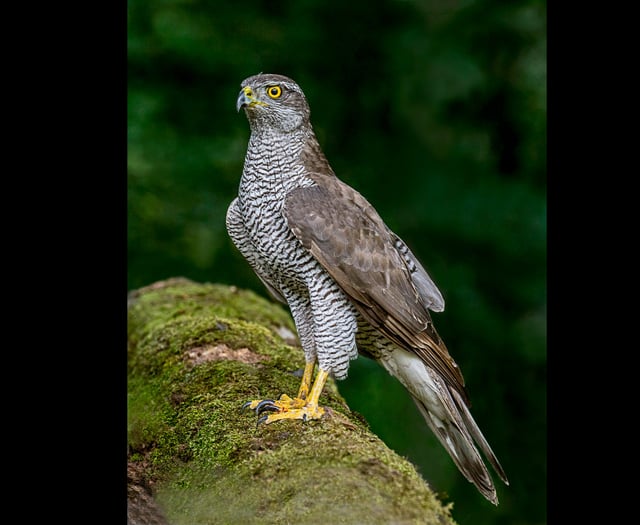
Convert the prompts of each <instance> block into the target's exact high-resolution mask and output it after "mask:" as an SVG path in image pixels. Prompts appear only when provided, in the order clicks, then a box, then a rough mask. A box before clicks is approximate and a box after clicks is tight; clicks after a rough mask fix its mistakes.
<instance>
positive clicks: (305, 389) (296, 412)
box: [242, 363, 329, 424]
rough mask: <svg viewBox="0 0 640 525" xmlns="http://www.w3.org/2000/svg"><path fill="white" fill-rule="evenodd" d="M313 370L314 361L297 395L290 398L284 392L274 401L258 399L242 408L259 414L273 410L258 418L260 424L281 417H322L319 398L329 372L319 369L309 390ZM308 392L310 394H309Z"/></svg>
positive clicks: (306, 371)
mask: <svg viewBox="0 0 640 525" xmlns="http://www.w3.org/2000/svg"><path fill="white" fill-rule="evenodd" d="M312 372H313V363H311V364H308V365H307V366H306V367H305V373H304V376H303V378H302V385H301V386H300V390H299V392H298V395H297V396H296V397H294V398H290V397H289V396H288V395H286V394H283V395H281V396H280V399H278V400H277V401H273V400H272V399H256V400H254V401H249V402H248V403H245V404H244V405H242V408H251V409H252V410H255V411H256V413H257V414H258V415H259V416H260V415H261V414H262V413H263V412H273V413H272V414H269V415H264V416H261V417H260V418H259V419H258V424H260V423H273V422H274V421H279V420H280V419H302V420H303V421H308V420H310V419H320V418H321V417H322V416H323V414H324V408H322V407H321V406H318V399H319V398H320V392H322V389H323V388H324V384H325V383H326V381H327V377H328V376H329V374H328V373H327V372H325V371H324V370H319V371H318V376H317V377H316V380H315V382H314V383H313V387H312V388H311V391H309V383H310V382H311V374H312ZM307 393H308V394H309V395H308V396H307Z"/></svg>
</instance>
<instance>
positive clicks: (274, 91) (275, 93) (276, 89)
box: [267, 86, 282, 98]
mask: <svg viewBox="0 0 640 525" xmlns="http://www.w3.org/2000/svg"><path fill="white" fill-rule="evenodd" d="M267 95H269V96H270V97H271V98H279V97H280V95H282V89H281V88H280V86H271V87H268V88H267Z"/></svg>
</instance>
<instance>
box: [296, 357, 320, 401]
mask: <svg viewBox="0 0 640 525" xmlns="http://www.w3.org/2000/svg"><path fill="white" fill-rule="evenodd" d="M315 366H316V364H315V362H313V361H312V362H311V363H307V364H306V365H304V374H302V383H300V390H298V395H297V397H298V399H307V395H308V394H309V388H310V387H311V379H312V378H313V369H314V368H315Z"/></svg>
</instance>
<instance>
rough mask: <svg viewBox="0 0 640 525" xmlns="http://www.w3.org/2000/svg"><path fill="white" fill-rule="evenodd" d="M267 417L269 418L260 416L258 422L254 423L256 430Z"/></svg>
mask: <svg viewBox="0 0 640 525" xmlns="http://www.w3.org/2000/svg"><path fill="white" fill-rule="evenodd" d="M268 417H269V416H262V417H261V418H259V419H258V422H257V423H256V428H258V427H259V426H260V425H261V424H262V423H264V422H265V421H266V420H267V418H268Z"/></svg>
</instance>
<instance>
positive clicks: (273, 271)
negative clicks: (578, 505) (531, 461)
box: [226, 74, 508, 505]
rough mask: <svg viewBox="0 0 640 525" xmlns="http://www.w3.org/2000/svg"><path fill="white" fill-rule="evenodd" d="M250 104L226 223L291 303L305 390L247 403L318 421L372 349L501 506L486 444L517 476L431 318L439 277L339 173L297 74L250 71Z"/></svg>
mask: <svg viewBox="0 0 640 525" xmlns="http://www.w3.org/2000/svg"><path fill="white" fill-rule="evenodd" d="M240 109H244V111H245V114H246V116H247V118H248V120H249V126H250V128H251V136H250V138H249V144H248V148H247V153H246V158H245V163H244V170H243V173H242V178H241V180H240V188H239V192H238V196H237V198H235V199H234V200H233V202H232V203H231V205H230V206H229V209H228V211H227V218H226V223H227V230H228V232H229V235H230V237H231V239H232V241H233V243H234V244H235V246H236V247H237V248H238V250H239V251H240V252H241V253H242V255H243V256H244V257H245V258H246V259H247V261H248V262H249V264H250V265H251V267H252V268H253V269H254V271H255V272H256V274H257V275H258V276H259V277H260V279H261V280H262V282H263V283H264V284H265V286H266V287H267V289H268V290H269V292H270V293H271V295H273V297H274V298H275V299H277V300H279V301H281V302H283V303H285V304H287V305H288V306H289V308H290V310H291V314H292V316H293V319H294V322H295V325H296V328H297V331H298V336H299V339H300V343H301V345H302V348H303V350H304V355H305V360H306V366H305V369H304V374H303V378H302V384H301V386H300V389H299V391H298V394H297V395H296V397H295V398H291V397H289V396H287V395H282V396H281V397H280V398H279V399H278V400H276V401H271V400H254V401H250V402H248V403H246V406H248V407H250V408H253V409H256V411H257V412H258V414H259V415H261V414H262V413H263V412H269V414H268V415H262V416H261V417H260V420H259V421H261V422H264V423H271V422H273V421H277V420H280V419H303V420H308V419H318V418H320V417H321V416H322V415H323V414H324V409H323V408H322V407H321V406H319V404H318V400H319V397H320V394H321V392H322V389H323V387H324V385H325V383H326V380H327V377H328V376H329V375H332V376H333V377H335V378H336V379H344V378H345V377H346V376H347V370H348V368H349V361H350V360H352V359H355V358H356V357H357V356H358V354H361V355H364V356H367V357H370V358H372V359H375V360H376V361H377V362H378V363H380V364H381V365H382V366H383V367H384V368H385V369H386V370H387V371H388V372H389V373H390V374H391V375H392V376H394V377H396V378H397V379H398V380H399V381H400V383H402V385H404V387H405V388H406V389H407V390H408V391H409V393H410V394H411V397H412V398H413V400H414V401H415V403H416V405H417V406H418V409H419V410H420V412H421V413H422V415H423V416H424V419H425V421H426V422H427V424H428V425H429V427H430V428H431V430H432V431H433V432H434V434H435V435H436V436H437V438H438V439H439V440H440V442H441V443H442V445H443V446H444V448H445V449H446V450H447V451H448V453H449V454H450V455H451V457H452V459H453V461H454V462H455V464H456V465H457V466H458V468H459V469H460V471H461V472H462V474H463V475H464V476H465V477H466V478H467V480H469V481H470V482H472V483H474V484H475V486H476V487H477V488H478V490H479V491H480V492H481V493H482V494H483V495H484V497H486V498H487V499H488V500H489V501H491V502H492V503H494V504H496V505H497V504H498V498H497V495H496V490H495V487H494V485H493V482H492V480H491V477H490V475H489V473H488V471H487V468H486V466H485V464H484V462H483V460H482V458H481V456H480V453H479V450H478V449H480V450H481V451H482V452H483V454H484V456H485V457H486V458H487V460H488V461H489V463H490V464H491V465H492V466H493V468H494V470H495V471H496V472H497V474H498V476H499V477H500V478H501V479H502V480H503V481H504V482H505V483H506V484H508V481H507V477H506V475H505V473H504V471H503V469H502V467H501V466H500V463H499V462H498V459H497V458H496V456H495V455H494V453H493V451H492V450H491V447H490V446H489V444H488V443H487V441H486V439H485V438H484V436H483V435H482V432H481V431H480V429H479V428H478V425H477V424H476V422H475V421H474V419H473V417H472V416H471V413H470V411H469V406H470V403H469V398H468V397H467V392H466V391H465V387H464V379H463V377H462V374H461V372H460V369H459V368H458V365H457V364H456V363H455V361H454V360H453V359H452V357H451V356H450V355H449V351H448V350H447V347H446V346H445V344H444V342H443V341H442V339H441V338H440V336H439V335H438V333H437V332H436V329H435V327H434V325H433V322H432V319H431V315H430V314H429V310H432V311H434V312H441V311H442V310H443V309H444V300H443V298H442V295H441V293H440V291H439V290H438V288H437V287H436V285H435V284H434V282H433V280H432V279H431V277H430V276H429V274H428V273H427V272H426V270H425V269H424V267H423V266H422V265H421V264H420V262H419V261H418V259H417V258H416V257H415V255H414V254H413V253H412V252H411V250H410V249H409V247H408V246H407V245H406V244H405V243H404V241H403V240H402V239H400V237H398V236H397V235H396V234H395V233H393V232H392V231H391V230H390V229H389V228H388V227H387V226H386V224H385V223H384V222H383V220H382V219H381V218H380V216H379V215H378V213H377V212H376V210H375V209H374V208H373V206H372V205H371V204H370V203H369V202H368V201H367V200H366V199H365V198H364V197H363V196H362V195H361V194H360V193H358V192H357V191H356V190H354V189H353V188H351V187H350V186H348V185H347V184H345V183H344V182H342V181H341V180H340V179H338V178H337V177H336V175H335V174H334V172H333V170H332V169H331V167H330V166H329V163H328V162H327V160H326V158H325V156H324V154H323V153H322V150H321V148H320V145H319V144H318V140H317V139H316V136H315V134H314V131H313V128H312V125H311V122H310V120H309V105H308V103H307V100H306V98H305V95H304V93H303V92H302V90H301V89H300V87H299V86H298V85H297V84H296V83H295V82H294V81H293V80H291V79H290V78H287V77H285V76H282V75H274V74H260V75H255V76H252V77H249V78H247V79H246V80H244V81H243V82H242V84H241V90H240V94H239V96H238V99H237V110H238V111H240ZM316 364H317V366H318V373H317V375H316V378H315V381H314V380H313V374H314V369H315V366H316Z"/></svg>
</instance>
